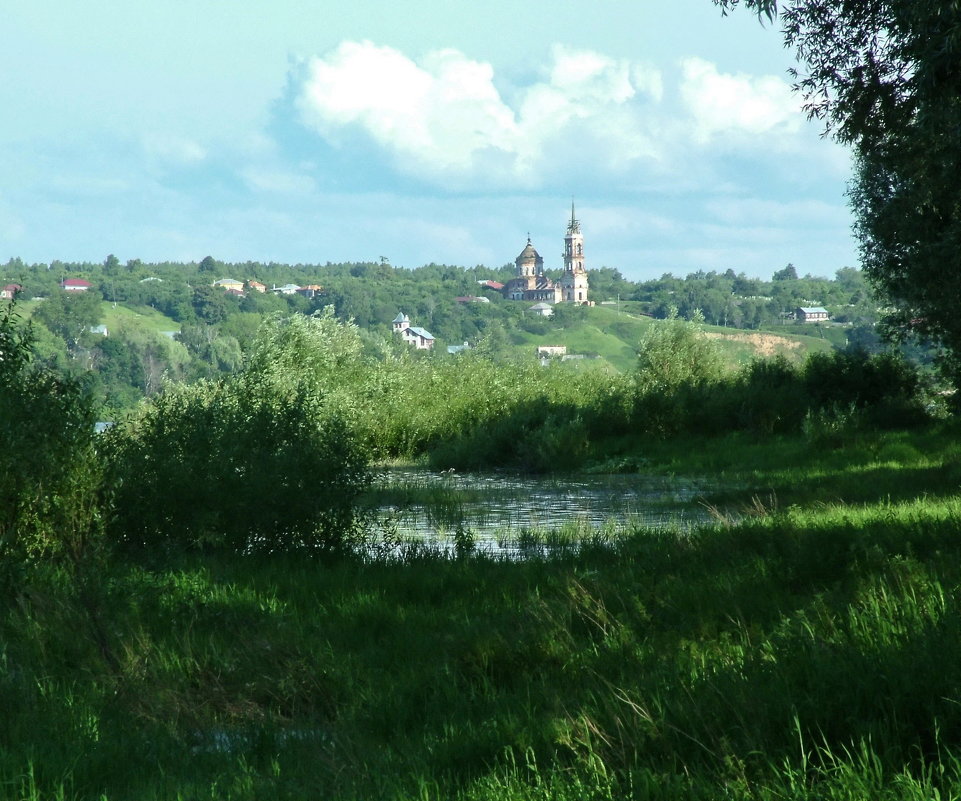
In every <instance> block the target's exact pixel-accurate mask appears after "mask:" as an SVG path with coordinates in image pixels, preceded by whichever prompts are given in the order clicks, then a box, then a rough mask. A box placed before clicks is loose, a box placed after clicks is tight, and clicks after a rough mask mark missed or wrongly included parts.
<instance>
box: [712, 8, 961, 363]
mask: <svg viewBox="0 0 961 801" xmlns="http://www.w3.org/2000/svg"><path fill="white" fill-rule="evenodd" d="M714 1H715V4H717V5H719V6H721V8H722V9H723V10H724V11H725V12H726V11H727V10H728V9H731V8H733V7H735V6H737V5H739V3H742V2H743V4H744V5H745V6H747V7H748V8H750V9H753V10H754V11H755V12H756V13H757V14H758V15H759V16H760V17H761V18H762V19H766V20H769V21H772V20H774V19H775V17H778V16H779V17H780V22H781V29H782V32H783V34H784V39H785V44H786V45H787V46H788V47H791V48H793V49H794V50H795V52H796V54H797V57H798V60H799V62H800V64H801V67H800V69H798V70H796V71H794V75H795V77H796V79H797V80H796V89H798V91H800V92H801V93H802V94H803V96H804V99H805V104H806V108H807V111H808V113H809V115H810V116H811V117H813V118H816V119H820V120H823V121H824V123H825V125H826V131H827V132H829V133H830V134H832V135H833V136H834V137H835V138H836V139H837V140H838V141H839V142H842V143H844V144H848V145H851V146H852V147H853V149H854V153H855V156H856V159H857V174H856V176H855V178H854V181H853V185H852V188H851V199H852V205H853V208H854V211H855V213H856V226H855V232H856V235H857V237H858V240H859V243H860V248H861V256H862V260H863V265H864V269H865V272H866V274H867V275H868V277H869V278H870V279H871V280H872V282H873V283H874V284H875V286H876V287H877V288H878V289H879V290H880V292H881V294H882V295H883V296H884V297H885V298H886V299H887V300H888V301H889V302H890V303H891V304H892V305H893V306H895V307H896V309H897V310H896V312H894V314H892V315H891V316H890V318H889V321H888V322H889V331H890V332H891V333H893V334H894V335H895V336H906V335H907V334H909V333H911V332H915V333H917V334H919V335H921V336H923V337H927V338H930V339H932V340H934V341H936V342H939V343H941V344H942V345H944V346H946V347H947V348H948V350H949V351H950V352H951V353H952V354H953V358H952V359H951V360H950V361H951V362H952V363H953V364H954V366H955V368H957V365H958V364H959V362H961V356H959V354H961V315H959V314H958V313H957V301H958V298H961V182H959V181H958V175H959V174H961V2H958V0H787V1H786V2H780V3H779V2H777V0H714ZM959 374H961V371H958V370H956V371H955V376H956V377H957V376H958V375H959Z"/></svg>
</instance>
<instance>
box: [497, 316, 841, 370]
mask: <svg viewBox="0 0 961 801" xmlns="http://www.w3.org/2000/svg"><path fill="white" fill-rule="evenodd" d="M586 312H587V314H586V319H585V320H584V321H582V322H577V323H574V324H572V325H570V326H569V327H566V328H557V329H555V330H552V331H550V332H548V333H546V334H532V333H529V332H527V331H521V330H518V331H516V332H513V333H512V336H511V338H512V340H513V342H514V344H515V349H516V350H517V352H518V353H520V354H524V355H528V354H531V353H533V352H534V350H535V349H536V348H537V347H538V346H541V345H566V346H567V349H568V353H571V354H585V355H588V356H599V357H600V358H602V359H604V360H605V361H607V362H608V363H610V364H611V365H612V366H613V367H614V368H615V369H617V370H619V371H621V372H626V371H629V370H631V369H633V367H634V361H635V358H636V355H635V354H636V351H637V345H638V343H639V342H640V340H641V337H642V336H643V335H644V331H645V329H646V328H647V327H648V326H649V325H652V324H656V322H657V321H655V320H652V319H651V318H649V317H643V316H639V315H635V314H630V313H627V312H625V311H623V310H621V311H618V310H617V309H615V308H611V307H607V306H595V307H593V308H590V309H587V310H586ZM704 332H705V335H706V336H709V337H711V338H712V339H713V340H714V341H715V342H717V344H718V347H719V349H720V351H721V355H722V358H723V360H724V362H725V364H726V365H727V366H728V367H730V368H731V369H734V368H736V367H739V366H740V365H743V364H747V363H748V362H750V361H751V360H752V359H755V358H759V357H772V356H776V355H781V356H784V357H785V358H787V359H789V360H790V361H803V360H804V359H805V358H806V357H807V355H808V354H809V353H813V352H815V351H826V350H831V348H832V347H833V345H832V344H831V342H830V341H829V340H828V339H826V338H823V337H821V336H817V335H812V334H813V333H814V332H813V331H812V332H811V333H810V334H809V333H804V334H801V333H787V332H785V331H784V330H783V329H782V331H779V332H768V331H749V330H743V329H737V328H722V327H720V326H705V327H704Z"/></svg>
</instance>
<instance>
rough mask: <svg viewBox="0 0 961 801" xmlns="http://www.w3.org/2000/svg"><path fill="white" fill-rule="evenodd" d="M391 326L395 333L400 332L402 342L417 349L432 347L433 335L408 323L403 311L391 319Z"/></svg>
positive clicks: (408, 320) (429, 348) (430, 348)
mask: <svg viewBox="0 0 961 801" xmlns="http://www.w3.org/2000/svg"><path fill="white" fill-rule="evenodd" d="M391 327H392V328H393V331H394V333H395V334H400V337H401V339H403V340H404V342H406V343H407V344H408V345H413V346H414V347H415V348H417V350H433V349H434V335H433V334H432V333H431V332H430V331H428V330H427V329H426V328H419V327H417V326H412V325H411V324H410V318H409V317H408V316H407V315H406V314H404V313H403V312H400V313H399V314H398V315H397V316H396V317H395V318H394V319H393V321H392V322H391ZM465 344H466V343H465Z"/></svg>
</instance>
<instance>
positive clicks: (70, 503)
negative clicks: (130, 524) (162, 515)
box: [0, 304, 101, 568]
mask: <svg viewBox="0 0 961 801" xmlns="http://www.w3.org/2000/svg"><path fill="white" fill-rule="evenodd" d="M33 342H34V336H33V330H32V328H31V327H30V326H29V325H26V324H23V323H21V322H20V321H19V318H18V316H17V313H16V308H15V305H14V304H9V305H7V307H6V308H5V309H4V311H3V313H2V315H0V441H2V442H3V447H2V448H0V564H3V565H5V566H6V567H7V568H10V567H11V565H13V564H22V563H23V562H24V561H25V560H26V561H29V560H34V559H38V558H41V557H51V556H52V557H59V558H67V559H70V560H74V561H75V560H77V559H79V558H80V557H81V556H83V554H84V553H85V552H86V551H87V548H88V546H89V545H90V544H91V542H92V541H94V540H96V539H97V537H98V534H99V531H100V520H101V515H100V501H99V498H98V493H99V489H100V479H101V476H100V468H99V460H98V457H97V453H96V451H95V448H94V438H95V434H94V414H93V407H92V403H91V401H90V398H89V395H88V394H87V392H86V391H85V387H84V385H83V384H82V383H81V382H80V381H79V380H77V379H71V378H61V377H58V376H57V375H55V374H54V373H52V372H51V371H49V370H47V369H45V368H44V367H42V366H38V365H35V364H34V363H33V351H32V345H33Z"/></svg>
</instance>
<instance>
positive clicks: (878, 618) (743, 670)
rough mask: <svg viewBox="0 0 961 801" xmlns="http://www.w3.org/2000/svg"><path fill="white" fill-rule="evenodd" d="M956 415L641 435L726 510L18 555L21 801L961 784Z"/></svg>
mask: <svg viewBox="0 0 961 801" xmlns="http://www.w3.org/2000/svg"><path fill="white" fill-rule="evenodd" d="M959 433H961V431H959V428H958V426H957V425H956V424H950V425H949V424H937V425H932V426H930V427H928V428H925V429H919V430H916V431H902V432H888V433H869V432H863V431H862V432H852V433H851V434H850V435H843V436H839V437H837V438H835V439H832V440H829V441H828V440H823V439H818V438H816V437H814V438H812V437H803V436H802V437H795V438H770V439H767V440H765V441H760V440H755V439H751V438H747V437H743V436H729V437H724V438H719V439H716V440H701V441H697V442H694V441H675V442H662V443H659V444H657V445H654V444H652V443H638V451H637V454H636V462H637V463H639V464H646V468H645V469H648V470H653V471H660V472H674V473H676V474H679V475H680V474H687V475H700V476H707V477H723V479H724V481H723V483H724V485H725V486H729V487H736V489H735V490H729V491H727V492H726V493H725V494H724V495H723V496H717V497H709V498H705V499H704V502H705V503H706V504H709V505H710V506H712V508H714V509H715V510H716V518H717V525H715V526H713V527H705V528H702V529H700V530H697V531H694V532H689V533H681V532H672V531H659V532H651V531H643V530H638V531H620V532H613V531H610V530H605V531H599V532H596V533H594V534H590V533H587V534H586V535H585V537H584V538H583V539H581V540H580V541H577V542H568V544H567V545H566V546H565V547H559V548H558V549H557V550H556V551H555V552H553V553H545V554H543V555H541V556H536V557H532V558H529V559H527V560H524V561H504V560H499V559H494V558H491V557H485V556H484V555H483V554H477V553H475V554H473V555H465V554H461V555H460V556H456V555H452V556H445V555H442V554H439V553H436V552H432V551H430V550H429V549H425V548H423V547H418V546H416V545H406V546H405V545H402V544H400V545H399V544H397V543H395V542H392V541H390V540H386V541H380V542H379V544H374V545H373V547H372V548H371V549H370V550H367V551H365V552H364V555H363V556H361V557H358V558H348V559H344V560H341V561H338V562H334V563H327V564H324V563H320V562H316V561H313V560H311V559H309V558H304V557H303V556H302V555H301V556H287V557H274V558H271V557H261V558H257V559H254V558H250V557H244V556H233V557H231V556H226V555H219V556H214V555H207V556H204V555H183V554H181V555H177V554H162V553H154V554H151V555H150V556H149V557H147V558H146V559H141V560H131V559H128V558H122V557H115V558H113V559H112V560H110V561H109V562H107V563H105V564H104V566H103V567H102V568H101V569H100V570H99V572H97V573H96V574H93V575H85V574H83V573H80V574H70V573H68V572H65V571H59V570H56V569H53V568H50V569H43V568H42V567H40V566H36V567H35V569H34V570H33V572H26V573H24V572H22V569H21V572H19V573H17V574H16V575H13V574H10V572H9V570H7V571H6V572H4V573H3V576H4V579H5V580H4V581H3V582H0V593H2V598H3V603H2V605H0V709H2V710H4V712H3V715H4V721H3V726H0V799H11V801H12V799H17V801H21V800H22V799H29V800H30V801H39V800H40V799H78V800H79V799H105V800H106V801H118V800H120V799H138V801H140V800H141V799H145V800H147V801H149V800H150V799H171V800H173V799H188V798H189V799H205V798H206V799H218V800H219V799H258V801H261V800H262V799H300V798H323V799H333V800H335V801H337V800H340V799H344V800H346V799H351V800H352V801H354V800H355V801H359V800H360V799H390V800H391V801H401V800H402V799H412V800H413V799H418V800H419V801H423V800H424V799H437V801H440V800H441V799H444V800H445V801H446V800H447V799H455V800H457V799H460V800H461V801H503V800H509V801H520V800H521V799H525V801H526V800H527V799H543V801H547V800H548V799H560V801H575V800H576V801H583V799H608V800H609V801H612V800H613V799H672V801H673V799H715V798H728V799H744V800H745V801H747V799H765V800H767V799H770V800H771V801H774V799H798V800H799V801H800V799H850V801H855V800H857V801H861V799H892V801H893V800H894V799H898V801H900V799H934V798H941V799H947V798H957V797H959V795H961V703H959V700H961V695H959V693H961V690H959V688H961V539H959V537H958V533H959V531H961V495H959V489H961V446H959V445H958V444H957V443H958V441H959V437H958V435H959Z"/></svg>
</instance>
